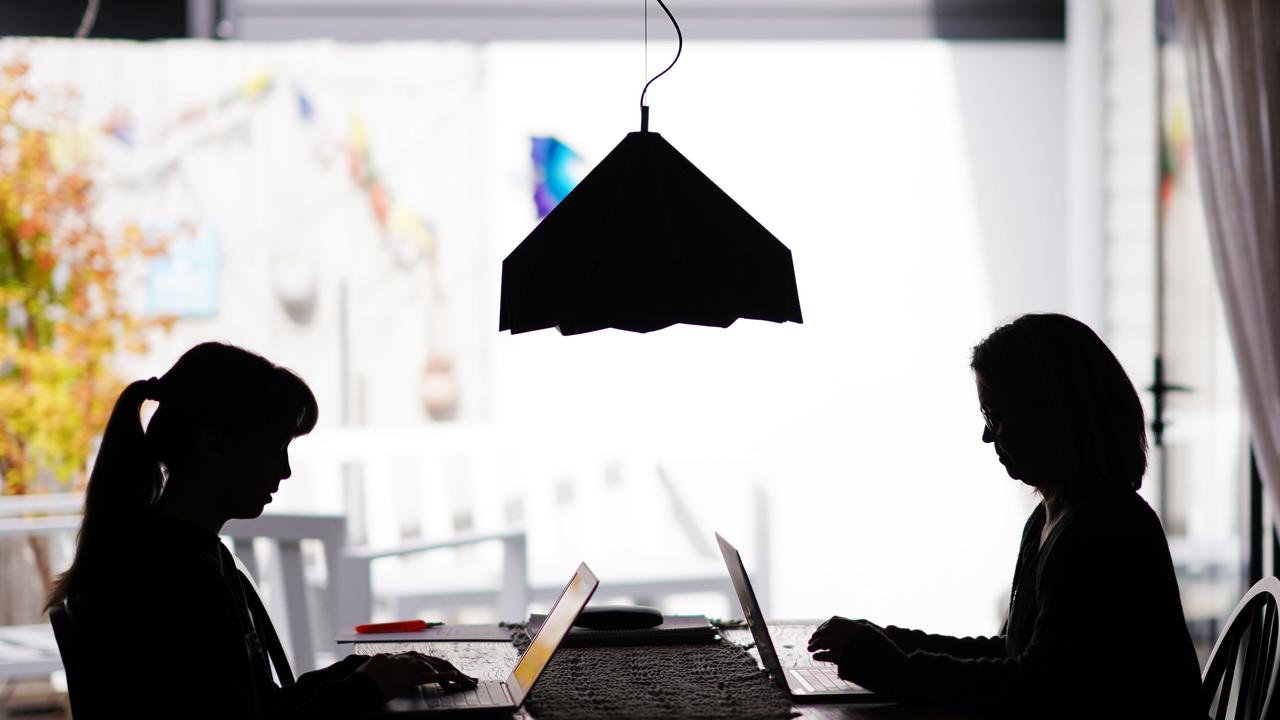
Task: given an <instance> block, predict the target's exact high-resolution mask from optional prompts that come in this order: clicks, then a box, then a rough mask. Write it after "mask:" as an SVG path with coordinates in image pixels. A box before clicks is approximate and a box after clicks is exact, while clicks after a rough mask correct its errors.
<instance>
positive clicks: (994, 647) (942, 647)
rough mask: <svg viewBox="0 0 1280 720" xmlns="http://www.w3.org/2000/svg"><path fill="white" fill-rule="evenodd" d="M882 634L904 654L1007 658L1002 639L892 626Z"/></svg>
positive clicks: (966, 657) (886, 628) (884, 629)
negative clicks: (934, 632)
mask: <svg viewBox="0 0 1280 720" xmlns="http://www.w3.org/2000/svg"><path fill="white" fill-rule="evenodd" d="M882 632H883V633H884V635H885V637H887V638H889V639H890V640H892V641H893V644H894V645H897V646H898V647H899V648H900V649H901V650H902V651H903V652H904V653H913V652H927V653H933V654H935V655H947V656H950V657H954V658H965V659H976V658H1004V657H1008V651H1007V650H1006V649H1005V643H1004V638H1003V637H953V636H951V635H934V634H932V633H926V632H922V631H920V630H909V629H907V628H900V627H896V626H893V625H889V626H887V627H885V628H883V629H882Z"/></svg>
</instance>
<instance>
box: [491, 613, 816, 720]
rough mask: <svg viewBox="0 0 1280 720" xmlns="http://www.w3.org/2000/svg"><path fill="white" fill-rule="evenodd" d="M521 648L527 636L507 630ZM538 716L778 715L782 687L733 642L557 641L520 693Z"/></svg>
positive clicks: (711, 719) (739, 718) (583, 719)
mask: <svg viewBox="0 0 1280 720" xmlns="http://www.w3.org/2000/svg"><path fill="white" fill-rule="evenodd" d="M513 641H514V643H515V645H516V646H517V647H518V648H519V649H520V650H523V649H524V647H525V646H527V645H528V642H529V641H528V637H527V636H525V634H524V632H523V631H520V632H517V633H514V635H513ZM528 707H529V710H530V711H531V712H532V713H533V716H534V717H536V718H538V720H588V719H589V720H601V719H603V718H626V719H628V720H629V719H631V718H700V719H703V720H719V719H721V718H723V719H724V720H730V719H732V720H775V719H777V720H781V719H782V718H789V717H791V716H792V712H791V702H790V700H789V699H788V698H787V695H786V694H785V693H783V692H782V691H781V690H779V689H778V688H777V687H775V686H774V685H773V683H772V682H770V681H769V678H768V675H766V674H765V673H764V671H762V670H760V668H759V667H758V666H757V665H756V661H755V659H754V658H752V657H751V655H749V654H748V653H747V651H746V650H745V649H744V648H742V647H741V646H739V645H735V644H733V643H730V642H727V641H724V640H717V641H715V642H709V643H700V644H696V645H645V646H631V647H591V648H585V647H584V648H572V647H571V648H561V649H560V650H558V651H557V652H556V654H555V657H553V658H552V659H551V664H550V665H549V666H547V669H546V670H545V671H544V673H543V675H542V677H541V678H539V679H538V684H537V685H536V686H535V687H534V690H533V693H532V694H531V695H530V696H529V700H528Z"/></svg>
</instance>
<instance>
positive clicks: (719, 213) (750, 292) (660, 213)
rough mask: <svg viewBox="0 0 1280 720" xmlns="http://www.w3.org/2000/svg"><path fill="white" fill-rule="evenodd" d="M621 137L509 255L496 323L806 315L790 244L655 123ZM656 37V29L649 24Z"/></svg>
mask: <svg viewBox="0 0 1280 720" xmlns="http://www.w3.org/2000/svg"><path fill="white" fill-rule="evenodd" d="M658 4H659V5H660V6H661V7H662V9H663V10H664V11H666V13H667V17H668V18H670V19H671V22H672V24H673V25H675V28H676V37H677V40H678V45H677V49H676V56H675V58H674V59H673V60H672V61H671V64H670V65H668V66H667V67H666V69H664V70H663V71H662V72H660V73H658V74H657V75H655V76H654V77H653V78H651V79H650V80H649V81H648V82H647V83H645V86H644V90H642V91H641V93H640V132H633V133H630V134H628V135H627V136H626V137H625V138H623V140H622V142H621V143H619V144H618V146H617V147H615V148H614V149H613V151H612V152H610V153H609V154H608V156H606V157H605V158H604V160H602V161H601V162H600V164H599V165H597V166H596V167H595V169H593V170H592V171H591V172H590V173H589V174H588V175H587V176H586V177H585V178H583V180H582V182H580V183H579V184H578V185H577V186H576V187H575V188H574V189H573V190H572V191H571V192H569V193H568V195H567V196H566V197H565V198H564V200H563V201H562V202H561V203H560V204H559V205H557V206H556V207H555V209H554V210H552V211H551V212H549V213H548V214H547V216H546V217H545V218H543V219H542V222H540V223H539V224H538V226H537V227H535V228H534V229H533V232H531V233H529V235H528V237H526V238H525V239H524V241H523V242H521V243H520V245H519V246H517V247H516V249H515V250H513V251H512V252H511V254H510V255H508V256H507V258H506V259H505V260H504V261H503V262H502V296H501V300H500V310H499V318H498V329H499V330H510V331H511V332H512V333H513V334H515V333H522V332H528V331H531V330H541V329H543V328H549V327H555V328H556V329H557V330H559V331H560V333H561V334H563V335H574V334H577V333H584V332H592V331H594V330H601V329H604V328H610V327H611V328H617V329H620V330H630V331H633V332H649V331H652V330H659V329H662V328H665V327H668V326H670V325H673V324H675V323H686V324H690V325H708V326H715V327H728V326H729V325H731V324H733V322H734V321H735V320H737V319H738V318H749V319H754V320H770V321H773V322H788V321H790V322H801V316H800V299H799V295H798V292H797V289H796V279H795V269H794V267H793V265H792V260H791V251H790V250H788V249H787V247H786V246H785V245H783V244H782V243H781V242H779V241H778V239H777V238H775V237H774V236H773V235H772V234H771V233H770V232H769V231H768V230H766V229H765V228H764V226H762V225H761V224H760V223H759V222H757V221H756V220H755V219H754V218H752V217H751V215H749V214H748V213H747V212H746V211H745V210H743V209H742V207H741V206H739V205H738V204H737V203H736V202H734V201H733V199H732V198H730V197H729V196H728V195H727V194H725V192H724V191H723V190H721V189H720V188H719V187H717V186H716V184H715V183H714V182H712V181H711V180H710V178H708V177H707V176H706V175H704V174H702V172H701V171H699V170H698V168H697V167H695V166H694V165H693V163H691V162H689V161H688V160H687V159H685V157H684V156H683V155H681V154H680V153H679V152H678V151H677V150H676V149H675V148H674V147H672V146H671V145H670V144H669V143H668V142H667V141H666V140H665V139H663V137H662V136H661V135H659V134H658V133H655V132H650V131H649V107H648V106H647V105H645V103H644V98H645V93H647V92H648V89H649V85H650V84H651V83H653V81H654V80H656V79H658V78H659V77H662V76H663V75H664V74H666V73H667V71H668V70H670V69H671V68H672V67H674V66H675V64H676V61H677V60H679V59H680V51H681V50H682V49H683V47H684V38H683V36H682V35H681V33H680V25H679V24H678V23H676V20H675V17H674V16H673V15H672V14H671V11H670V10H669V9H668V8H667V6H666V3H664V2H663V0H658ZM646 37H647V32H646Z"/></svg>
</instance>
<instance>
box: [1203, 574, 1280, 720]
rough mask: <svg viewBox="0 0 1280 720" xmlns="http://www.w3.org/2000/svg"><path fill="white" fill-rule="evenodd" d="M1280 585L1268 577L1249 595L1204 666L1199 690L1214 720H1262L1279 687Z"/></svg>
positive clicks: (1252, 589) (1238, 606)
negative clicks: (1279, 606) (1279, 607)
mask: <svg viewBox="0 0 1280 720" xmlns="http://www.w3.org/2000/svg"><path fill="white" fill-rule="evenodd" d="M1277 601H1280V579H1277V578H1275V577H1265V578H1263V579H1261V580H1259V581H1258V583H1257V584H1256V585H1254V586H1253V587H1252V588H1250V589H1249V592H1247V593H1245V596H1244V598H1242V599H1241V600H1240V603H1239V604H1237V605H1236V608H1235V610H1232V611H1231V616H1230V617H1229V618H1227V624H1226V627H1225V628H1224V629H1223V631H1222V634H1221V635H1219V636H1218V641H1217V642H1216V643H1214V645H1213V652H1211V653H1210V654H1209V662H1207V663H1205V668H1204V677H1203V680H1202V683H1201V687H1202V688H1203V689H1204V693H1205V697H1206V698H1207V702H1208V704H1209V711H1210V716H1211V717H1212V718H1214V720H1262V719H1263V718H1266V717H1268V713H1270V712H1271V706H1272V697H1273V694H1274V691H1275V687H1276V672H1277V670H1278V669H1280V664H1278V663H1277V662H1276V641H1277V633H1278V632H1280V623H1277V618H1276V612H1277Z"/></svg>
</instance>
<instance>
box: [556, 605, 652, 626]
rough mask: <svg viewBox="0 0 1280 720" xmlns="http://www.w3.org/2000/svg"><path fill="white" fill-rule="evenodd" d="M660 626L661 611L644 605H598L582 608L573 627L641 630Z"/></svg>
mask: <svg viewBox="0 0 1280 720" xmlns="http://www.w3.org/2000/svg"><path fill="white" fill-rule="evenodd" d="M661 624H662V611H661V610H659V609H657V608H652V607H646V606H644V605H600V606H598V607H587V608H583V610H582V612H580V613H578V619H577V620H575V621H574V623H573V625H574V627H580V628H587V629H588V630H643V629H645V628H651V627H657V626H658V625H661Z"/></svg>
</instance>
